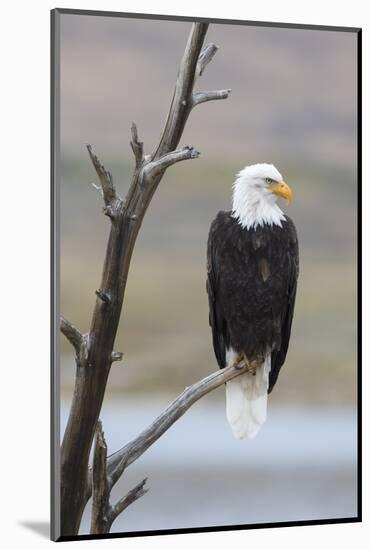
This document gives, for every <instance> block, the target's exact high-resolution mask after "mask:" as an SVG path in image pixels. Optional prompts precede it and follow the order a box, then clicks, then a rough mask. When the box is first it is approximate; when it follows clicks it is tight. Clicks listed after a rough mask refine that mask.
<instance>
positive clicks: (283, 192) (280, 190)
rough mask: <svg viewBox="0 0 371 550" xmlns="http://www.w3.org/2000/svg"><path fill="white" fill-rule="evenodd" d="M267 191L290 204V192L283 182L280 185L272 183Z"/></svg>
mask: <svg viewBox="0 0 371 550" xmlns="http://www.w3.org/2000/svg"><path fill="white" fill-rule="evenodd" d="M269 189H270V190H271V192H272V193H274V194H275V195H278V196H279V197H282V198H284V199H286V200H287V202H288V203H289V204H290V202H291V200H292V191H291V189H290V187H289V186H288V185H287V183H285V182H284V181H281V182H280V183H272V185H271V186H270V187H269Z"/></svg>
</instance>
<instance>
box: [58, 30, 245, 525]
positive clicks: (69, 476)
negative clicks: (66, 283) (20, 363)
mask: <svg viewBox="0 0 371 550" xmlns="http://www.w3.org/2000/svg"><path fill="white" fill-rule="evenodd" d="M207 28H208V25H207V24H205V23H194V24H193V25H192V28H191V32H190V34H189V38H188V41H187V45H186V48H185V51H184V55H183V58H182V61H181V63H180V68H179V74H178V78H177V82H176V86H175V90H174V95H173V99H172V103H171V106H170V110H169V114H168V117H167V120H166V123H165V127H164V130H163V132H162V135H161V138H160V141H159V144H158V146H157V148H156V150H155V152H154V154H153V155H151V156H150V157H149V160H148V162H147V159H146V157H144V156H143V143H142V142H139V140H138V132H137V128H136V126H135V124H133V126H132V129H131V136H132V139H131V147H132V149H133V152H134V155H135V169H134V173H133V176H132V181H131V185H130V187H129V191H128V193H127V195H126V198H125V201H124V202H123V201H122V200H121V198H120V197H119V196H118V195H117V193H116V189H115V186H114V183H113V178H112V175H111V174H110V172H109V171H107V170H106V169H105V168H104V166H103V165H102V164H101V163H100V161H99V160H98V158H97V156H96V155H95V154H94V153H93V151H92V148H91V147H90V146H88V152H89V155H90V158H91V160H92V163H93V165H94V167H95V170H96V172H97V174H98V177H99V181H100V186H101V192H102V195H103V199H104V203H105V209H104V212H105V214H107V215H108V216H109V217H110V218H111V220H112V223H111V230H110V235H109V239H108V243H107V248H106V254H105V259H104V265H103V271H102V278H101V282H100V285H99V287H98V290H97V291H96V295H97V297H96V302H95V307H94V312H93V316H92V320H91V325H90V329H89V332H88V333H87V334H85V335H83V336H82V337H81V338H82V339H81V342H82V344H81V350H80V354H79V356H78V354H76V365H77V369H76V378H75V389H74V394H73V400H72V406H71V410H70V414H69V418H68V422H67V427H66V430H65V433H64V437H63V442H62V448H61V528H62V535H76V534H77V533H78V530H79V525H80V522H81V517H82V514H83V511H84V508H85V505H86V502H87V500H88V499H89V498H90V496H91V494H92V479H91V478H89V475H88V474H89V469H88V465H89V455H90V450H91V446H92V443H93V439H94V434H95V431H96V426H97V421H98V418H99V414H100V410H101V406H102V402H103V398H104V394H105V389H106V384H107V380H108V376H109V372H110V368H111V365H112V362H113V361H115V360H120V359H121V358H122V356H121V354H119V353H118V352H114V351H113V346H114V342H115V337H116V333H117V328H118V324H119V321H120V315H121V309H122V304H123V300H124V295H125V289H126V282H127V277H128V272H129V267H130V262H131V257H132V252H133V249H134V245H135V242H136V238H137V235H138V232H139V229H140V227H141V224H142V221H143V218H144V215H145V213H146V211H147V208H148V206H149V204H150V202H151V199H152V197H153V195H154V193H155V191H156V189H157V186H158V185H159V183H160V181H161V178H162V176H163V174H164V172H165V170H166V169H167V168H168V167H169V166H171V165H172V164H174V163H175V162H178V161H181V160H186V159H189V158H196V157H197V156H198V153H197V152H196V150H195V149H193V148H191V147H188V148H183V149H179V150H177V147H178V144H179V141H180V138H181V136H182V133H183V130H184V127H185V124H186V122H187V119H188V116H189V114H190V112H191V110H192V108H193V106H194V101H193V98H194V96H193V86H194V81H195V76H196V66H197V64H198V71H199V73H200V74H201V73H202V72H203V70H204V68H205V67H206V65H207V63H209V61H210V60H211V58H212V56H213V55H214V53H215V51H216V47H215V46H212V45H210V46H209V47H208V49H207V48H206V51H205V50H204V51H203V53H202V54H201V49H202V44H203V41H204V37H205V34H206V31H207ZM196 97H197V96H196ZM210 99H212V98H210ZM70 341H71V340H70ZM75 342H77V339H75ZM75 349H76V347H75ZM218 374H219V373H218ZM234 375H235V374H234ZM222 378H223V377H222ZM218 380H219V378H218ZM220 383H221V384H222V383H223V382H222V381H221V382H220ZM207 391H210V390H207ZM182 403H183V401H181V403H180V405H179V406H180V408H179V411H181V410H183V408H184V403H183V404H182ZM188 406H190V405H187V406H186V408H187V407H188ZM184 410H186V409H184ZM184 410H183V412H184ZM183 412H181V413H180V414H183ZM171 418H173V417H171ZM175 420H176V418H175V417H174V419H173V420H171V419H170V424H167V423H166V422H165V421H164V419H163V421H162V423H161V425H159V426H158V428H156V429H157V431H158V433H160V432H161V433H163V432H164V431H165V430H166V429H168V427H169V426H170V425H171V424H172V423H173V422H175ZM168 422H169V420H168ZM165 426H167V427H165ZM156 433H157V432H156ZM159 436H160V435H158V436H156V437H154V436H153V435H152V436H150V434H148V435H147V437H145V438H144V440H143V442H144V441H145V443H143V445H142V447H141V448H143V451H141V450H140V449H138V448H137V443H135V441H136V440H135V441H134V442H133V444H134V443H135V444H134V447H133V446H132V447H130V448H131V450H130V452H129V450H128V449H127V448H126V447H124V448H123V449H126V450H125V451H124V453H123V455H122V456H121V455H120V454H119V455H118V456H119V458H117V457H116V454H117V453H115V455H113V457H112V458H110V459H108V460H107V465H106V469H107V482H108V483H109V488H110V487H111V474H112V473H113V474H114V476H116V478H117V470H116V468H117V465H118V463H119V462H120V461H121V458H122V457H123V458H124V459H125V460H126V458H127V459H128V460H129V463H131V462H133V460H135V459H136V458H137V457H138V456H140V454H142V452H144V450H145V448H148V446H149V445H151V444H152V443H151V441H152V442H153V441H155V440H156V439H157V437H159ZM135 449H136V450H135ZM97 452H98V451H97ZM119 453H120V452H119ZM138 453H139V454H138ZM120 457H121V458H120ZM121 462H122V461H121ZM122 464H123V462H122ZM122 471H123V470H122ZM97 475H98V474H97ZM116 480H117V479H116ZM120 502H121V501H120ZM122 505H123V504H121V505H120V506H122Z"/></svg>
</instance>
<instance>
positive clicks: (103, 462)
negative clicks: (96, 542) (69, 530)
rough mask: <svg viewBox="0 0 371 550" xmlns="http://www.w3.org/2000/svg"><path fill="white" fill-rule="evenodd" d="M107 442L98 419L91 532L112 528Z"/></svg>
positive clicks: (94, 533) (106, 530) (95, 532)
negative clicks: (110, 520)
mask: <svg viewBox="0 0 371 550" xmlns="http://www.w3.org/2000/svg"><path fill="white" fill-rule="evenodd" d="M106 467H107V444H106V440H105V438H104V433H103V429H102V422H101V421H100V420H98V422H97V429H96V432H95V446H94V462H93V482H92V487H93V503H92V513H91V525H90V534H92V535H97V534H99V533H108V532H109V529H110V522H109V516H110V511H111V510H110V508H111V506H110V502H109V496H110V491H109V488H108V483H107V471H106Z"/></svg>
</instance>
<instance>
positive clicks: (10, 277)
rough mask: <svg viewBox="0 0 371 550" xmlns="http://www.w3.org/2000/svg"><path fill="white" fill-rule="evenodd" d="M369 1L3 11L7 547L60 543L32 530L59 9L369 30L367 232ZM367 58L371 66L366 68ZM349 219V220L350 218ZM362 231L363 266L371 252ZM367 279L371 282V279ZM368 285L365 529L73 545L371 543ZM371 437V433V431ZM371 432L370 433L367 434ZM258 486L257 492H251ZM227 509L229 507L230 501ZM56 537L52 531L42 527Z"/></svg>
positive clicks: (42, 485)
mask: <svg viewBox="0 0 371 550" xmlns="http://www.w3.org/2000/svg"><path fill="white" fill-rule="evenodd" d="M366 6H367V2H365V1H362V0H353V1H352V2H349V0H348V1H346V2H344V1H337V2H329V1H327V2H325V1H324V0H322V1H318V0H311V1H310V2H308V1H306V2H295V1H293V0H290V1H289V0H280V1H279V2H277V1H275V0H270V1H268V0H266V1H265V2H246V3H242V2H238V1H232V0H229V2H225V3H217V2H211V1H204V2H202V3H201V2H200V1H195V0H187V2H183V3H181V2H179V1H175V0H173V2H170V1H167V2H166V1H160V0H157V1H156V2H150V1H144V0H136V1H135V2H130V1H127V2H123V1H113V0H111V1H105V2H103V1H102V0H100V1H99V0H88V1H76V2H62V1H61V2H59V3H58V4H55V3H54V2H50V1H47V0H44V1H39V2H27V1H25V0H18V2H14V3H11V2H7V3H6V4H4V5H2V12H1V22H2V25H1V32H0V40H1V48H0V52H1V87H0V89H1V102H0V107H1V119H0V120H1V139H2V144H1V149H0V151H1V161H0V162H1V171H0V174H1V176H0V177H1V182H0V189H1V214H0V223H1V232H0V235H1V255H2V256H1V257H2V266H3V267H2V268H1V269H0V275H1V286H0V292H1V297H2V304H4V302H5V307H4V306H2V308H1V314H0V320H1V335H2V339H1V340H2V354H1V398H0V406H1V417H0V419H1V428H0V442H1V443H0V459H1V470H0V475H1V478H0V479H1V482H0V506H1V513H0V525H1V537H2V540H1V543H2V546H3V547H4V548H16V547H25V546H26V547H27V548H31V549H32V548H39V547H43V546H46V545H51V544H53V543H52V542H50V541H49V540H48V539H47V536H46V535H44V536H42V535H41V534H40V533H38V532H36V531H35V530H34V529H31V528H30V527H29V526H28V527H27V526H26V525H27V523H35V522H36V523H40V524H45V523H46V522H47V521H48V519H49V382H50V376H49V365H50V360H49V265H50V258H49V78H50V72H49V59H50V57H49V44H50V42H49V36H50V34H49V33H50V27H49V18H50V15H49V10H50V9H52V8H54V7H68V8H82V9H96V10H113V11H127V12H129V11H132V12H137V13H138V12H143V13H154V12H155V13H159V14H173V15H193V16H204V17H218V18H236V19H238V18H239V19H249V20H258V21H259V20H260V21H280V22H291V23H308V24H322V25H343V26H356V27H363V46H364V63H363V70H364V92H363V94H364V98H365V101H364V146H363V151H364V175H363V204H364V205H365V207H364V211H365V216H364V217H365V218H366V219H365V225H368V226H369V224H368V221H369V220H367V214H368V212H367V205H368V203H369V201H370V200H371V196H370V190H369V184H368V181H369V171H370V162H369V159H368V158H367V152H369V151H370V138H369V128H370V126H369V122H370V107H369V105H370V102H369V101H367V98H370V96H371V93H370V92H371V90H370V70H371V63H370V57H369V55H370V41H371V40H370V31H369V25H370V23H371V18H370V17H369V16H368V15H367V14H366ZM367 61H368V63H367ZM344 223H346V220H344ZM367 229H369V227H368V228H367ZM368 236H369V231H366V227H365V231H364V239H363V240H364V256H363V261H364V266H365V270H366V269H367V267H368V266H369V261H370V254H369V252H368V253H367V250H366V249H367V248H368V249H370V247H369V246H367V244H368V239H367V237H368ZM368 277H370V274H369V273H368ZM364 279H365V281H366V285H365V289H364V294H365V296H364V312H365V315H364V325H365V327H364V332H365V345H364V348H365V352H364V356H365V360H364V366H365V368H364V380H363V388H364V390H363V394H364V401H365V403H364V424H365V430H364V492H365V495H364V523H363V524H349V525H339V526H333V525H332V526H331V525H330V526H314V527H296V528H292V527H291V528H283V529H270V530H253V531H239V532H235V533H223V532H220V533H206V534H200V535H194V534H192V535H174V536H161V537H146V538H137V539H114V540H111V541H86V542H85V541H84V542H73V543H68V544H69V547H71V546H75V545H79V546H78V547H79V548H83V547H84V546H86V545H89V546H90V547H92V546H94V547H101V546H103V545H105V546H106V545H110V546H111V547H114V546H115V545H116V546H117V545H125V548H129V549H134V548H136V549H142V548H151V549H157V548H164V549H166V548H170V547H172V546H173V545H174V544H176V545H177V546H178V547H179V548H188V547H189V545H193V546H195V547H196V548H197V547H205V546H206V547H207V546H208V545H210V546H212V547H213V548H219V547H221V548H222V547H226V546H231V545H232V544H233V545H234V547H235V548H246V547H250V548H252V547H253V546H254V545H255V546H259V548H268V547H274V548H275V549H281V548H284V549H285V550H288V549H291V548H295V549H296V548H298V547H300V548H301V549H306V548H313V545H317V546H319V548H324V547H326V546H328V547H335V548H338V549H342V548H347V549H348V548H349V546H355V545H357V547H358V548H366V547H369V546H368V545H369V543H367V542H366V540H367V534H368V536H369V537H370V535H371V529H370V521H369V519H370V506H369V491H368V490H367V489H368V488H369V480H370V474H369V467H368V466H367V464H368V462H369V460H370V452H369V451H370V440H369V433H370V428H369V427H368V419H369V413H370V405H369V403H367V392H368V389H367V388H370V387H371V384H370V375H369V372H368V360H367V354H366V346H367V340H366V338H367V333H368V327H367V325H366V323H367V322H370V318H369V315H367V311H368V308H369V307H370V306H371V304H370V293H369V285H367V276H366V273H365V274H364ZM367 432H368V434H367ZM367 435H368V437H367ZM247 490H248V488H247ZM225 504H226V505H228V503H225ZM44 531H46V528H44Z"/></svg>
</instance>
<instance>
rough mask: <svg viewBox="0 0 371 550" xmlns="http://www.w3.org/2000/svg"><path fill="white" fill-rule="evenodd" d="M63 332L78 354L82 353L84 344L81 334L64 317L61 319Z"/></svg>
mask: <svg viewBox="0 0 371 550" xmlns="http://www.w3.org/2000/svg"><path fill="white" fill-rule="evenodd" d="M61 332H62V334H64V336H65V337H66V338H67V340H68V341H69V342H70V344H72V346H73V347H74V348H75V351H76V353H77V354H78V353H79V352H80V349H81V342H82V334H81V332H80V331H79V330H78V329H77V328H76V327H74V326H73V324H72V323H70V322H69V321H67V319H65V318H64V317H61Z"/></svg>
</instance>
